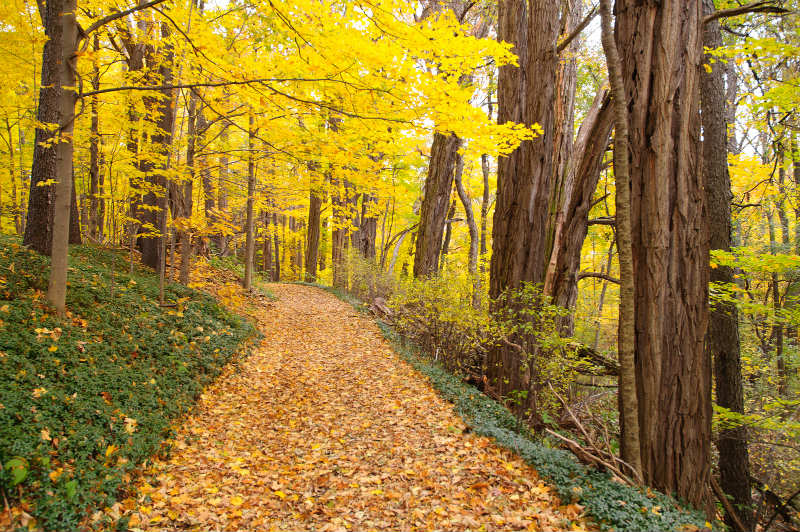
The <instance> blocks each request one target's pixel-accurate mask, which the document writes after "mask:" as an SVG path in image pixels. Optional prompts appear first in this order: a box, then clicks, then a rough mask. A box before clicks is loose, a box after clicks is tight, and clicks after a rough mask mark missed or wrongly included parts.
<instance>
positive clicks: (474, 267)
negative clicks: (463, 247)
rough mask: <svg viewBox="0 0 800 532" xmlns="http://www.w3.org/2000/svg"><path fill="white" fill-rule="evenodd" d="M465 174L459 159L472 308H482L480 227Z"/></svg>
mask: <svg viewBox="0 0 800 532" xmlns="http://www.w3.org/2000/svg"><path fill="white" fill-rule="evenodd" d="M463 173H464V158H463V157H459V158H458V165H457V166H456V173H455V182H456V192H458V197H459V198H460V199H461V204H462V205H463V206H464V216H465V217H466V219H467V227H468V228H469V261H468V263H467V271H469V275H470V277H471V278H472V307H473V308H476V309H477V308H480V306H481V293H480V291H481V281H480V278H479V277H478V225H477V224H476V223H475V213H474V212H473V211H472V200H471V199H470V197H469V194H467V190H466V189H465V188H464V183H463V182H462V174H463Z"/></svg>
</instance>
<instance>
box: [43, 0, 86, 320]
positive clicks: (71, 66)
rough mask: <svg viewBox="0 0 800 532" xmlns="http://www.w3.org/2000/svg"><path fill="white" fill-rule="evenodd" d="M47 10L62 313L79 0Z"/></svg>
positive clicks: (50, 294)
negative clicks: (53, 92)
mask: <svg viewBox="0 0 800 532" xmlns="http://www.w3.org/2000/svg"><path fill="white" fill-rule="evenodd" d="M46 10H47V11H48V13H47V19H46V20H47V23H48V26H49V25H50V24H52V28H53V30H54V31H52V32H50V31H48V32H47V33H48V36H49V37H50V38H51V39H54V40H57V45H56V46H57V49H56V51H54V53H53V55H51V56H50V57H49V58H48V59H52V60H53V61H54V62H56V64H57V65H58V66H57V67H56V69H54V70H56V71H57V76H56V79H57V80H58V81H57V84H56V85H55V87H54V88H55V90H56V91H57V95H58V99H57V106H58V111H57V116H58V120H57V121H56V123H57V124H59V142H58V143H57V144H56V147H55V151H56V162H55V176H54V177H55V179H57V180H58V183H57V185H56V187H55V202H54V203H55V206H54V213H53V229H52V231H53V239H52V249H51V251H52V254H51V263H50V284H49V287H48V290H47V299H48V301H50V303H51V304H52V305H53V307H55V309H56V312H57V313H58V314H59V315H63V314H64V312H65V305H66V295H67V263H68V247H69V225H70V224H69V222H70V200H71V199H72V184H73V183H72V181H73V176H72V153H73V144H72V132H73V129H74V125H75V103H76V101H77V98H76V95H75V92H74V91H73V90H72V87H75V86H76V84H77V71H78V70H77V69H78V65H77V63H78V54H77V46H78V22H77V20H76V19H75V17H76V14H77V10H78V2H77V0H60V1H58V0H50V1H48V2H47V7H46Z"/></svg>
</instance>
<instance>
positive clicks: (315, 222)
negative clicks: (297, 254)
mask: <svg viewBox="0 0 800 532" xmlns="http://www.w3.org/2000/svg"><path fill="white" fill-rule="evenodd" d="M308 196H309V197H308V233H307V235H306V277H305V280H306V282H307V283H314V282H316V280H317V264H318V263H319V237H320V228H321V225H320V216H321V213H322V196H321V195H320V193H319V192H317V191H315V190H314V189H313V186H312V189H311V191H310V192H309V195H308Z"/></svg>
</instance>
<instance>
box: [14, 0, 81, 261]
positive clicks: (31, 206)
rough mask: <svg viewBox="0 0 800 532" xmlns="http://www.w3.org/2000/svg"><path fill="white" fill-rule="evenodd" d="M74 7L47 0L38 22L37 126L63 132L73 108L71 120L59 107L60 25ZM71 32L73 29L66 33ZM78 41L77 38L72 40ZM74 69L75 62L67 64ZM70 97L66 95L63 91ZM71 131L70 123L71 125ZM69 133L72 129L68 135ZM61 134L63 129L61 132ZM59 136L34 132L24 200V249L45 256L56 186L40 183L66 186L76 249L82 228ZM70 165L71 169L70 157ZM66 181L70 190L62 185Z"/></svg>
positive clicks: (66, 2) (45, 130) (49, 131)
mask: <svg viewBox="0 0 800 532" xmlns="http://www.w3.org/2000/svg"><path fill="white" fill-rule="evenodd" d="M71 5H74V2H72V0H51V1H50V2H47V3H46V6H45V12H44V13H42V18H43V20H44V21H45V34H46V35H47V37H48V39H47V41H46V42H45V45H44V51H43V52H42V83H41V88H40V89H39V107H38V112H37V117H36V118H37V121H38V122H39V123H40V124H60V125H61V128H63V127H64V126H65V125H66V124H65V122H64V121H65V120H70V121H71V120H72V118H71V116H72V114H73V113H74V109H72V110H70V111H69V113H70V114H69V116H70V118H69V119H68V118H67V117H66V116H64V115H62V114H61V113H62V112H64V109H63V108H62V105H64V102H62V98H63V97H64V96H63V94H62V93H63V92H64V91H63V90H62V89H61V86H62V81H63V78H62V76H63V75H64V72H63V68H67V65H66V64H64V63H62V61H63V60H64V55H63V54H65V53H66V52H65V50H64V48H63V47H64V46H65V42H64V41H63V40H62V38H63V32H64V31H66V29H65V28H64V27H63V26H62V22H63V21H62V18H63V17H62V13H64V9H67V8H68V6H71ZM70 31H71V30H70ZM76 39H77V38H76ZM71 46H72V48H71V49H70V50H69V52H70V53H74V48H75V46H77V40H76V42H75V43H73V44H72V45H71ZM70 64H72V65H73V66H74V63H70ZM67 92H70V91H67ZM70 127H71V124H70ZM70 131H71V130H70ZM62 133H63V129H62ZM58 135H59V132H58V131H53V130H52V129H48V128H42V127H39V128H36V139H35V143H34V149H33V164H32V165H31V181H30V193H29V195H28V213H27V217H26V223H25V235H24V237H23V240H22V242H23V244H25V245H26V246H28V247H30V248H31V249H34V250H36V251H38V252H39V253H41V254H43V255H50V254H51V252H52V245H53V223H54V222H53V218H54V215H55V199H56V190H55V189H56V185H55V184H48V185H43V186H39V183H41V182H47V181H48V180H55V181H58V182H59V183H60V184H61V185H64V188H63V190H64V191H65V192H66V193H67V197H66V198H65V199H64V200H65V201H66V202H67V204H68V205H69V204H72V206H71V207H72V208H71V210H70V221H68V222H67V223H66V224H65V227H67V228H68V234H69V243H70V244H80V225H79V213H78V208H77V201H74V200H73V198H74V196H75V190H74V187H73V183H72V180H73V175H72V168H71V166H70V168H69V169H68V170H67V171H64V172H63V173H61V174H59V172H60V171H62V170H63V169H62V167H61V164H62V163H63V164H66V162H64V160H63V159H62V158H61V157H63V155H64V154H62V153H61V150H62V149H67V148H66V146H67V145H69V148H68V149H72V142H71V138H70V139H68V141H67V142H58V141H57V140H56V139H57V138H58ZM69 164H70V165H71V164H72V160H71V158H70V160H69ZM65 180H69V181H70V184H69V187H68V188H67V187H66V183H64V182H63V181H65Z"/></svg>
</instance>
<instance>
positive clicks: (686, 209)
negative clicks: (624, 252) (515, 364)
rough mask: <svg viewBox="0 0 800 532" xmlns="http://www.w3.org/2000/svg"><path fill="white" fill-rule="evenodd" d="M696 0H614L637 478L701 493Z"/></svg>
mask: <svg viewBox="0 0 800 532" xmlns="http://www.w3.org/2000/svg"><path fill="white" fill-rule="evenodd" d="M700 21H701V8H700V1H699V0H686V1H681V2H678V1H676V0H668V1H664V2H658V3H656V2H653V3H646V4H642V2H641V1H640V0H619V1H618V2H617V28H616V40H617V47H618V49H619V50H620V56H621V60H622V70H623V78H624V82H625V90H626V95H625V96H626V104H627V105H628V111H629V126H630V163H631V164H630V171H631V205H632V224H633V249H634V257H633V258H634V260H633V268H634V278H635V294H636V385H637V392H638V399H639V426H640V438H641V449H642V468H643V474H644V479H645V482H647V483H648V484H649V485H651V486H653V487H655V488H658V489H660V490H662V491H665V492H667V493H670V492H674V493H676V494H677V495H678V496H679V497H681V498H683V499H685V500H687V501H688V502H690V503H691V504H694V505H696V506H699V507H706V503H707V502H708V499H707V493H708V481H709V474H710V441H711V363H710V359H709V357H708V356H707V355H706V353H705V350H704V340H705V333H706V327H707V323H708V279H709V269H710V268H709V258H708V233H707V228H706V223H705V220H704V218H703V214H704V208H705V193H704V190H703V177H702V168H701V158H700V113H699V101H700V91H699V88H700V87H699V78H700V68H701V62H702V38H701V35H702V29H701V27H700V26H701V22H700Z"/></svg>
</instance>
